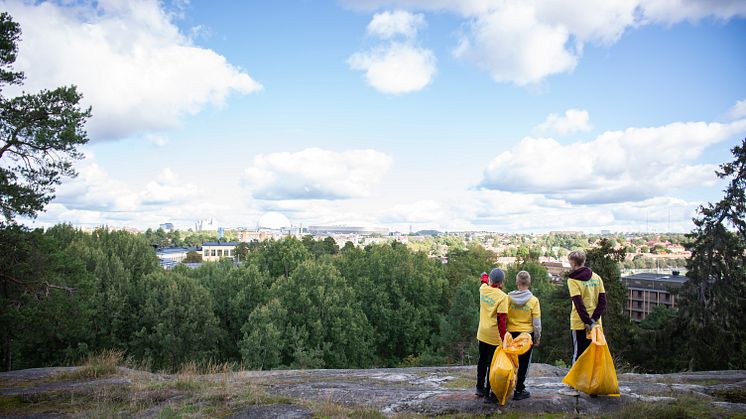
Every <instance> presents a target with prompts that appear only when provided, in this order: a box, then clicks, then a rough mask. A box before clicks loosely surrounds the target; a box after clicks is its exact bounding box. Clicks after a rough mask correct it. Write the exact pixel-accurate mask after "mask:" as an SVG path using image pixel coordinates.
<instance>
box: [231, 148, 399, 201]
mask: <svg viewBox="0 0 746 419" xmlns="http://www.w3.org/2000/svg"><path fill="white" fill-rule="evenodd" d="M390 166H391V158H390V157H389V156H387V155H386V154H383V153H381V152H378V151H375V150H349V151H343V152H336V151H330V150H322V149H318V148H308V149H305V150H303V151H299V152H296V153H289V152H283V153H272V154H260V155H258V156H256V157H254V161H253V163H252V165H251V166H250V167H248V168H247V169H246V170H245V171H244V182H245V185H246V186H247V187H248V188H249V189H250V191H251V194H252V196H253V197H254V198H256V199H264V200H286V199H329V200H334V199H347V198H356V197H365V196H368V195H369V194H370V191H371V188H372V187H373V186H374V185H376V184H377V183H378V182H379V181H380V180H381V178H382V177H383V175H384V174H385V173H386V171H387V170H388V169H389V167H390Z"/></svg>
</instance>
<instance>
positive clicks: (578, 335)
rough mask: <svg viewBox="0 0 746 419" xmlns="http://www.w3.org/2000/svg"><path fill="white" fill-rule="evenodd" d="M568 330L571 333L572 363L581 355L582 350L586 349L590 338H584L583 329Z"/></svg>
mask: <svg viewBox="0 0 746 419" xmlns="http://www.w3.org/2000/svg"><path fill="white" fill-rule="evenodd" d="M570 332H571V333H572V363H573V364H574V363H575V361H577V360H578V358H580V355H583V352H585V350H586V349H588V345H590V344H591V340H590V339H586V338H585V329H583V330H571V331H570Z"/></svg>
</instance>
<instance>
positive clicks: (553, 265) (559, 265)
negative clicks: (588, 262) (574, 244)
mask: <svg viewBox="0 0 746 419" xmlns="http://www.w3.org/2000/svg"><path fill="white" fill-rule="evenodd" d="M541 264H542V265H544V267H545V268H547V272H548V273H549V275H551V276H552V280H554V281H559V279H560V278H561V277H562V274H563V273H565V272H570V264H569V263H568V262H564V261H557V262H541Z"/></svg>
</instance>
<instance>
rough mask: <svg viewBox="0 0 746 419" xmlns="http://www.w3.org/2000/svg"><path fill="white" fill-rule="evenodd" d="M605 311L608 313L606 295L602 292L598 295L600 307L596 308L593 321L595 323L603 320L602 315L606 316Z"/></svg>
mask: <svg viewBox="0 0 746 419" xmlns="http://www.w3.org/2000/svg"><path fill="white" fill-rule="evenodd" d="M604 311H606V293H605V292H602V293H600V294H598V305H597V306H596V309H595V310H593V315H592V316H591V320H593V321H594V322H595V321H598V319H600V318H601V315H602V314H604ZM578 312H580V311H578Z"/></svg>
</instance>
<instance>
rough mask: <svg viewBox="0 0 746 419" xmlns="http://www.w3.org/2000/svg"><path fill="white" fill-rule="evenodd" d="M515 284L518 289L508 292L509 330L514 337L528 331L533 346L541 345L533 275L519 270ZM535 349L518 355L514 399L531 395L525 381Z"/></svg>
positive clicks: (538, 309)
mask: <svg viewBox="0 0 746 419" xmlns="http://www.w3.org/2000/svg"><path fill="white" fill-rule="evenodd" d="M515 286H516V288H518V289H517V290H516V291H511V292H510V293H508V297H509V298H510V304H509V306H508V332H510V334H511V335H512V336H513V337H517V336H518V335H520V334H521V333H522V332H528V333H530V334H531V339H532V340H533V342H534V345H533V346H539V343H540V342H541V308H540V307H539V299H538V298H536V297H535V296H534V295H533V294H532V293H531V291H529V288H530V287H531V275H530V274H529V273H528V272H526V271H520V272H518V274H517V275H516V276H515ZM533 351H534V349H533V347H532V348H529V350H528V352H526V353H525V354H523V355H520V356H519V357H518V381H517V383H516V386H515V393H514V394H513V400H523V399H527V398H529V397H531V393H529V392H528V391H526V384H525V382H526V376H527V375H528V367H529V366H530V365H531V353H532V352H533Z"/></svg>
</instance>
